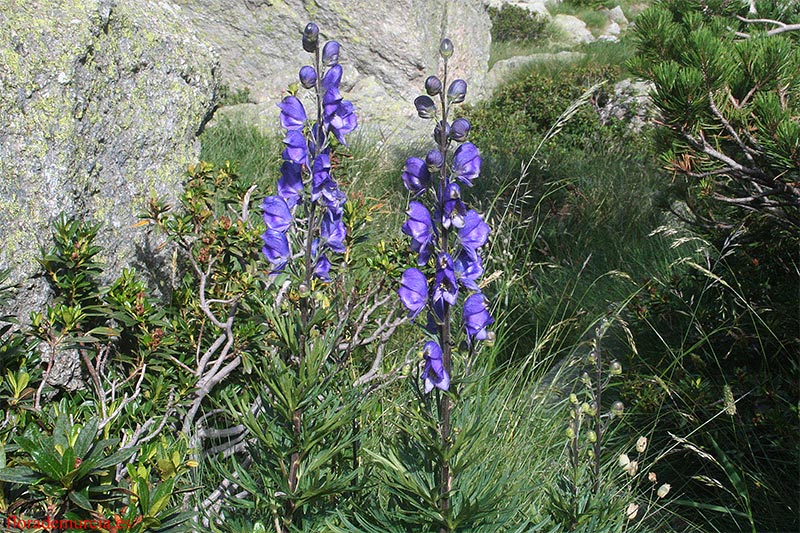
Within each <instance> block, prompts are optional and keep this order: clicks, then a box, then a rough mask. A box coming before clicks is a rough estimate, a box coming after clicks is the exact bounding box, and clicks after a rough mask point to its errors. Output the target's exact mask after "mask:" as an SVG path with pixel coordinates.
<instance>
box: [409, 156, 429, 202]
mask: <svg viewBox="0 0 800 533" xmlns="http://www.w3.org/2000/svg"><path fill="white" fill-rule="evenodd" d="M403 183H404V184H405V186H406V189H408V190H409V191H411V192H412V193H414V195H415V196H419V195H420V194H422V193H423V192H425V190H426V189H427V188H428V186H430V184H431V173H430V171H429V170H428V167H427V166H426V165H425V161H423V160H422V159H420V158H419V157H410V158H408V160H407V161H406V166H405V168H403Z"/></svg>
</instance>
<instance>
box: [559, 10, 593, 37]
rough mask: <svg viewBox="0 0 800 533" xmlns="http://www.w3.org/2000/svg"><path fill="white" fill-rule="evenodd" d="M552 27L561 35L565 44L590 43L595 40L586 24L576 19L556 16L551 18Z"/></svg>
mask: <svg viewBox="0 0 800 533" xmlns="http://www.w3.org/2000/svg"><path fill="white" fill-rule="evenodd" d="M553 25H554V26H555V27H556V28H558V30H559V31H560V32H561V33H562V34H563V37H564V40H565V41H566V42H567V43H572V44H581V43H591V42H593V41H594V40H595V39H594V36H593V35H592V32H590V31H589V28H587V27H586V23H585V22H583V21H582V20H581V19H579V18H578V17H573V16H572V15H556V16H555V17H553Z"/></svg>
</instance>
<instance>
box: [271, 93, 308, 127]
mask: <svg viewBox="0 0 800 533" xmlns="http://www.w3.org/2000/svg"><path fill="white" fill-rule="evenodd" d="M278 107H280V108H281V115H280V118H281V126H283V127H284V128H286V129H287V130H290V131H291V130H302V129H303V126H304V125H305V123H306V120H307V118H306V110H305V108H303V103H302V102H300V100H298V99H297V97H296V96H287V97H286V98H284V99H283V101H282V102H281V103H280V104H278Z"/></svg>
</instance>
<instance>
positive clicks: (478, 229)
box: [458, 209, 489, 257]
mask: <svg viewBox="0 0 800 533" xmlns="http://www.w3.org/2000/svg"><path fill="white" fill-rule="evenodd" d="M458 238H459V240H460V241H461V246H462V247H463V248H464V250H465V251H466V252H467V253H469V254H470V256H471V257H475V256H477V254H478V248H480V247H481V246H483V245H484V244H486V241H487V240H488V239H489V226H488V224H486V222H484V221H483V219H482V218H481V216H480V215H479V214H478V213H477V212H476V211H474V210H472V209H470V210H469V211H467V214H466V216H464V227H462V228H461V229H459V230H458Z"/></svg>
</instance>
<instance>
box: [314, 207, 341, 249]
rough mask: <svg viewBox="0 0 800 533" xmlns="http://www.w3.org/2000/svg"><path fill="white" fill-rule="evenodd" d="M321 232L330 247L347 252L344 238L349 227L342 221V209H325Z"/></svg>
mask: <svg viewBox="0 0 800 533" xmlns="http://www.w3.org/2000/svg"><path fill="white" fill-rule="evenodd" d="M319 233H320V236H321V237H322V239H323V241H324V242H325V244H326V245H327V246H328V248H330V249H331V250H333V251H334V252H339V253H344V252H345V250H346V248H345V245H344V239H345V237H346V236H347V229H346V228H345V226H344V222H343V221H342V212H341V210H339V211H338V212H337V211H336V210H333V209H327V210H326V211H325V215H324V216H323V217H322V223H321V224H320V229H319Z"/></svg>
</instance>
